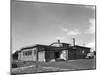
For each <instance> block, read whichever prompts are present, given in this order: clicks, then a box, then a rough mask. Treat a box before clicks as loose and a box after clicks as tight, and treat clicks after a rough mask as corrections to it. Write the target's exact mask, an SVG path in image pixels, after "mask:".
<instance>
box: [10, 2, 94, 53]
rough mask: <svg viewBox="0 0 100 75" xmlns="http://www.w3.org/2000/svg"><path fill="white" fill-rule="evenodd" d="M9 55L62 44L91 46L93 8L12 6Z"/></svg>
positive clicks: (29, 4)
mask: <svg viewBox="0 0 100 75" xmlns="http://www.w3.org/2000/svg"><path fill="white" fill-rule="evenodd" d="M11 12H12V51H15V50H19V49H21V48H23V47H27V46H32V45H35V44H46V45H49V44H51V43H52V42H55V41H57V40H58V39H60V40H61V41H62V42H65V43H70V44H72V38H75V39H76V44H78V45H84V46H88V47H91V48H94V46H95V38H94V37H95V6H86V5H70V4H53V3H39V2H38V3H36V2H20V1H19V2H18V1H17V2H15V1H13V2H12V11H11Z"/></svg>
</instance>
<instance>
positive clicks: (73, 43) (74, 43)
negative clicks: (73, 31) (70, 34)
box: [73, 38, 75, 46]
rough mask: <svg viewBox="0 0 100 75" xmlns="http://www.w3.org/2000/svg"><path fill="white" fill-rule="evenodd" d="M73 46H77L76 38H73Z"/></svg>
mask: <svg viewBox="0 0 100 75" xmlns="http://www.w3.org/2000/svg"><path fill="white" fill-rule="evenodd" d="M73 46H75V38H73Z"/></svg>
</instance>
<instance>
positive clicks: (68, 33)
mask: <svg viewBox="0 0 100 75" xmlns="http://www.w3.org/2000/svg"><path fill="white" fill-rule="evenodd" d="M78 34H80V32H79V31H78V30H77V29H75V30H73V31H69V32H67V35H78Z"/></svg>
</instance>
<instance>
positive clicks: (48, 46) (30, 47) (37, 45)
mask: <svg viewBox="0 0 100 75" xmlns="http://www.w3.org/2000/svg"><path fill="white" fill-rule="evenodd" d="M39 46H42V47H45V48H62V47H56V46H50V45H40V44H36V45H34V46H29V47H24V48H22V49H21V50H20V52H21V51H23V50H26V49H32V48H34V47H39Z"/></svg>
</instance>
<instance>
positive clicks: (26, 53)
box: [23, 51, 32, 56]
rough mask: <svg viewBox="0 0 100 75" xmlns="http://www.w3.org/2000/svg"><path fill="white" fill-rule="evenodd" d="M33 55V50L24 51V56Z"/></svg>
mask: <svg viewBox="0 0 100 75" xmlns="http://www.w3.org/2000/svg"><path fill="white" fill-rule="evenodd" d="M29 55H32V51H24V52H23V56H29Z"/></svg>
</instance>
